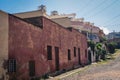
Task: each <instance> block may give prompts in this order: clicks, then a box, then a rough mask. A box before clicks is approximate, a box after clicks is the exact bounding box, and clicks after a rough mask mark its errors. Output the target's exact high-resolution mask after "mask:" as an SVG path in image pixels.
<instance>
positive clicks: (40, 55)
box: [9, 16, 87, 79]
mask: <svg viewBox="0 0 120 80" xmlns="http://www.w3.org/2000/svg"><path fill="white" fill-rule="evenodd" d="M42 20H43V28H42V29H41V28H39V27H37V26H33V25H31V24H30V23H26V22H24V21H22V20H20V19H18V18H16V17H13V16H9V23H10V25H9V58H15V59H16V60H17V68H18V70H17V72H18V74H17V75H19V77H18V78H19V79H22V78H23V77H24V76H25V77H26V78H28V77H29V76H28V74H29V71H28V62H29V61H30V60H35V64H36V65H35V66H36V76H41V75H43V74H45V73H47V72H55V49H54V47H59V61H60V70H62V69H68V68H72V67H73V66H75V65H78V48H80V52H81V62H82V64H85V63H86V60H87V58H86V57H85V49H87V42H86V37H85V36H83V35H82V34H80V33H79V32H77V31H76V30H74V29H72V31H70V30H67V29H65V28H63V27H61V26H60V25H58V24H56V23H54V22H52V21H51V20H49V19H47V18H44V17H42ZM47 45H51V46H52V60H47ZM74 47H76V48H77V50H76V54H77V56H76V57H74ZM68 49H70V50H71V60H68Z"/></svg>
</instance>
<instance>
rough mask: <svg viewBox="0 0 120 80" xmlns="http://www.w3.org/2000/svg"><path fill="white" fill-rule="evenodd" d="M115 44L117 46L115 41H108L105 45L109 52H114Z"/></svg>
mask: <svg viewBox="0 0 120 80" xmlns="http://www.w3.org/2000/svg"><path fill="white" fill-rule="evenodd" d="M116 46H117V43H115V42H111V43H108V44H107V47H108V51H109V53H112V54H113V53H115V48H116Z"/></svg>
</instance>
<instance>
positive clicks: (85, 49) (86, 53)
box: [85, 49, 87, 58]
mask: <svg viewBox="0 0 120 80" xmlns="http://www.w3.org/2000/svg"><path fill="white" fill-rule="evenodd" d="M85 57H86V58H87V49H85Z"/></svg>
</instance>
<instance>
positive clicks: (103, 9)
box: [0, 0, 120, 33]
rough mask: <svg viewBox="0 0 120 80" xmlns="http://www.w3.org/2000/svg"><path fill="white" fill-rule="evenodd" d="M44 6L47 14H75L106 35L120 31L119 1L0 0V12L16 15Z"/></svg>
mask: <svg viewBox="0 0 120 80" xmlns="http://www.w3.org/2000/svg"><path fill="white" fill-rule="evenodd" d="M41 4H43V5H46V7H47V13H48V14H50V12H51V11H53V10H57V11H58V12H59V13H60V14H63V13H65V14H67V13H76V14H77V17H78V18H80V17H84V18H85V21H90V22H92V23H95V25H96V26H100V27H102V28H103V29H104V31H105V32H106V33H107V31H108V30H109V31H110V32H111V31H113V30H115V31H117V32H118V31H120V27H119V26H120V0H0V10H3V11H6V12H8V13H18V12H26V11H32V10H37V9H38V6H40V5H41Z"/></svg>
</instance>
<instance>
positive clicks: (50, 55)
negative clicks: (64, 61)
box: [47, 46, 52, 60]
mask: <svg viewBox="0 0 120 80" xmlns="http://www.w3.org/2000/svg"><path fill="white" fill-rule="evenodd" d="M47 59H48V60H52V47H51V46H47Z"/></svg>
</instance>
